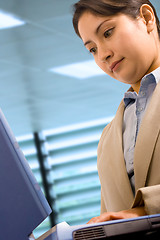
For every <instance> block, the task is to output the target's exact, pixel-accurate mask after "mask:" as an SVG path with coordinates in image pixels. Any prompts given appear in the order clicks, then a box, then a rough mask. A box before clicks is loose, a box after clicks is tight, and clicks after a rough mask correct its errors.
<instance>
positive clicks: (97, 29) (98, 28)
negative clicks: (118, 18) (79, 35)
mask: <svg viewBox="0 0 160 240" xmlns="http://www.w3.org/2000/svg"><path fill="white" fill-rule="evenodd" d="M110 20H111V19H106V20H104V21H103V22H101V23H100V24H99V25H98V27H97V28H96V31H95V34H96V35H97V34H98V32H99V30H100V28H101V26H102V25H103V24H104V23H105V22H108V21H110ZM89 43H91V40H88V41H87V42H85V43H84V46H86V45H87V44H89Z"/></svg>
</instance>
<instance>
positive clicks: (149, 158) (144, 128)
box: [97, 83, 160, 214]
mask: <svg viewBox="0 0 160 240" xmlns="http://www.w3.org/2000/svg"><path fill="white" fill-rule="evenodd" d="M123 113H124V103H123V101H122V102H121V103H120V105H119V108H118V111H117V113H116V116H115V118H114V119H113V121H112V122H111V123H110V124H108V125H107V126H106V127H105V129H104V130H103V133H102V136H101V139H100V141H99V145H98V162H97V165H98V173H99V178H100V182H101V194H102V196H101V213H103V212H105V211H120V210H125V209H129V208H132V207H136V206H141V205H144V206H145V210H146V212H147V213H148V214H155V213H160V83H158V84H157V86H156V89H155V91H154V93H153V95H152V98H151V101H150V103H149V106H148V108H147V110H146V113H145V115H144V118H143V120H142V123H141V127H140V130H139V133H138V137H137V141H136V146H135V154H134V172H135V189H136V192H137V193H136V196H135V197H134V195H133V193H132V189H131V186H130V182H129V179H128V175H127V171H126V166H125V161H124V155H123V141H122V122H123Z"/></svg>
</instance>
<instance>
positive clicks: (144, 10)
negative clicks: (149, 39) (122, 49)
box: [140, 4, 156, 33]
mask: <svg viewBox="0 0 160 240" xmlns="http://www.w3.org/2000/svg"><path fill="white" fill-rule="evenodd" d="M140 17H142V18H143V20H144V22H145V24H146V27H147V31H148V33H150V32H152V31H153V29H154V27H155V24H156V20H155V15H154V11H153V9H152V7H151V6H150V5H148V4H143V5H142V6H141V8H140Z"/></svg>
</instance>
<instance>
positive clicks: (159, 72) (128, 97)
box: [124, 67, 160, 106]
mask: <svg viewBox="0 0 160 240" xmlns="http://www.w3.org/2000/svg"><path fill="white" fill-rule="evenodd" d="M159 81H160V67H158V68H157V69H156V70H154V71H153V72H151V73H149V74H147V75H145V76H144V77H143V78H142V81H141V86H140V91H139V92H141V91H144V90H146V89H147V88H149V86H151V84H152V85H154V87H153V89H154V88H155V87H156V84H157V83H158V82H159ZM137 97H138V94H137V93H136V92H134V91H133V89H132V88H130V89H129V90H128V91H127V92H126V93H125V94H124V104H125V106H128V105H129V104H130V103H131V102H134V101H135V100H136V98H137Z"/></svg>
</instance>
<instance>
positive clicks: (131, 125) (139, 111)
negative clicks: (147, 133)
mask: <svg viewBox="0 0 160 240" xmlns="http://www.w3.org/2000/svg"><path fill="white" fill-rule="evenodd" d="M159 81H160V67H159V68H157V69H156V70H154V71H153V72H152V73H150V74H148V75H146V76H144V77H143V78H142V80H141V85H140V90H139V93H138V94H137V93H136V92H126V93H125V95H124V103H125V111H124V117H123V129H122V131H123V132H122V133H123V151H124V159H125V163H126V168H127V173H128V177H129V179H130V183H131V187H132V190H133V193H135V179H134V166H133V159H134V149H135V144H136V139H137V135H138V132H139V128H140V125H141V122H142V119H143V116H144V114H145V111H146V109H147V107H148V104H149V102H150V99H151V97H152V94H153V91H154V89H155V87H156V85H157V83H158V82H159Z"/></svg>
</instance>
